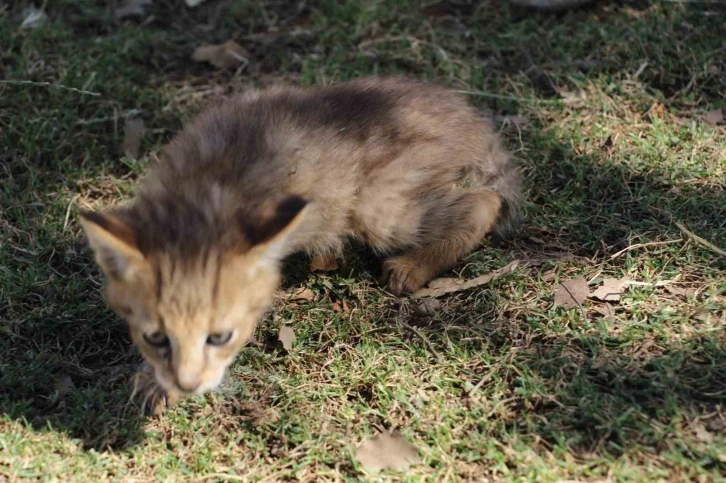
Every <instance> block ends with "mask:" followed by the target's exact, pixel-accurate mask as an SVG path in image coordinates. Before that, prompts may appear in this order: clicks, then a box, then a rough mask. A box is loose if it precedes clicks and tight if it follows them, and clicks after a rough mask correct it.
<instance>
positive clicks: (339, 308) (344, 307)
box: [333, 300, 350, 314]
mask: <svg viewBox="0 0 726 483" xmlns="http://www.w3.org/2000/svg"><path fill="white" fill-rule="evenodd" d="M349 311H350V308H349V307H348V302H346V301H345V300H336V301H335V302H333V312H335V313H336V314H337V313H340V312H349Z"/></svg>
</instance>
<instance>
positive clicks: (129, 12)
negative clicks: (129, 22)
mask: <svg viewBox="0 0 726 483" xmlns="http://www.w3.org/2000/svg"><path fill="white" fill-rule="evenodd" d="M149 5H151V0H124V1H123V2H121V5H119V6H118V7H117V8H116V9H115V10H114V11H113V13H114V15H116V18H117V19H119V20H121V19H123V18H126V17H134V16H136V17H140V16H141V15H143V14H144V13H145V12H146V9H147V7H148V6H149Z"/></svg>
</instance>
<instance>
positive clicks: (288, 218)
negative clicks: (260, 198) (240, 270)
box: [238, 196, 309, 263]
mask: <svg viewBox="0 0 726 483" xmlns="http://www.w3.org/2000/svg"><path fill="white" fill-rule="evenodd" d="M308 209H309V204H308V202H307V201H306V200H305V199H303V198H301V197H299V196H288V197H285V198H284V199H282V200H281V201H279V202H277V203H274V204H270V205H267V206H266V207H260V208H257V209H256V210H255V211H254V212H251V213H250V212H248V211H247V212H240V214H239V217H238V220H239V226H240V228H241V230H242V234H243V236H244V238H245V240H246V241H247V242H248V243H249V244H250V245H252V248H251V249H250V251H249V254H250V255H253V256H256V257H259V258H260V260H261V261H263V262H265V261H268V262H272V263H277V262H279V261H280V260H281V259H282V258H283V257H284V256H285V255H287V254H288V253H289V249H288V248H289V243H290V237H291V235H292V234H293V233H294V232H295V230H296V229H297V228H298V227H299V226H300V224H301V223H302V222H303V220H304V218H305V214H306V212H307V211H308Z"/></svg>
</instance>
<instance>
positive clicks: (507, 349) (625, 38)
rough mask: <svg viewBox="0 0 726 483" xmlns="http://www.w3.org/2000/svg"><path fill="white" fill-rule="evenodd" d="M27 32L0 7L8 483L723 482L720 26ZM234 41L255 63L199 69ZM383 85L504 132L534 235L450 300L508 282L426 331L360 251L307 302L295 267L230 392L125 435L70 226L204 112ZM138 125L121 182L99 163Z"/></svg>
mask: <svg viewBox="0 0 726 483" xmlns="http://www.w3.org/2000/svg"><path fill="white" fill-rule="evenodd" d="M20 3H21V2H10V4H9V5H5V6H3V7H0V12H2V13H1V14H0V58H1V59H2V60H1V61H0V72H2V78H3V80H2V81H0V133H2V134H0V167H1V168H2V169H1V170H0V321H1V322H0V331H1V332H2V336H1V337H0V480H5V479H7V480H10V481H14V480H16V479H20V478H23V477H31V478H37V479H43V480H53V481H71V480H77V481H80V480H85V481H89V480H91V481H99V480H110V479H115V480H122V481H152V480H167V479H170V480H183V479H193V478H201V477H206V478H207V480H208V481H225V480H239V481H258V480H259V481H283V480H284V481H365V480H366V479H367V478H371V481H375V478H373V477H369V476H366V473H365V472H364V471H363V469H362V468H361V466H360V465H359V464H358V463H357V462H356V460H355V458H354V457H353V455H354V451H355V447H356V446H357V445H358V444H359V443H360V442H361V441H362V440H364V439H365V438H367V437H369V436H372V435H374V434H375V433H376V432H378V431H382V430H385V431H388V430H394V429H395V430H399V431H400V432H401V433H402V434H403V436H404V437H405V438H406V439H407V440H408V441H410V442H411V443H413V444H414V445H415V446H416V447H417V448H418V451H419V452H420V454H421V456H422V458H423V464H422V465H419V466H416V467H414V468H411V469H410V470H408V471H406V472H403V473H395V472H390V473H384V474H383V475H381V476H379V478H383V479H385V480H394V481H399V480H400V481H562V480H577V481H656V480H657V481H718V480H719V479H722V478H723V475H724V474H726V406H725V405H726V334H725V333H724V322H726V319H725V318H726V315H725V314H726V312H725V311H724V305H725V301H726V276H725V275H724V269H726V259H725V258H724V257H723V256H722V255H720V254H719V252H718V251H719V249H721V250H723V249H724V248H726V192H725V191H724V186H725V184H726V137H725V135H726V126H724V125H723V122H721V123H720V125H719V120H718V118H719V111H718V109H720V108H722V107H723V106H724V99H725V98H726V48H725V44H724V42H723V33H724V31H725V30H724V29H725V28H726V10H725V9H724V6H723V4H719V2H715V1H714V2H706V1H703V2H685V1H682V2H681V1H665V0H662V1H645V0H643V1H618V2H607V1H602V2H600V3H599V4H598V5H596V6H593V7H590V8H584V9H580V10H577V11H574V12H568V13H562V14H540V13H535V12H530V11H527V10H523V9H519V8H513V7H510V6H509V5H508V4H507V2H503V1H494V0H490V1H487V0H484V1H481V2H472V1H466V0H459V1H454V0H452V1H449V2H446V1H438V2H437V1H432V2H415V1H410V0H396V1H388V2H383V1H381V0H377V1H363V0H359V1H335V0H320V1H316V2H282V1H280V2H253V1H239V2H233V1H218V0H207V1H206V2H205V3H204V4H203V5H202V6H200V7H198V8H196V9H189V8H187V7H185V6H183V2H181V0H179V1H171V0H154V2H153V3H152V4H151V6H150V7H149V8H148V9H147V10H146V12H145V13H144V14H143V15H141V16H138V17H129V18H126V19H123V20H119V19H117V18H116V17H115V16H114V13H113V8H112V7H113V5H111V6H109V4H113V3H114V2H103V1H93V0H58V1H54V2H44V5H45V13H47V20H46V22H44V23H41V24H40V25H38V26H37V27H36V28H21V22H22V14H21V10H22V8H21V7H22V5H20ZM230 38H233V39H236V40H237V41H238V42H239V43H240V44H241V45H242V46H244V48H245V49H247V50H248V51H249V53H248V57H249V58H248V59H247V60H248V61H249V62H247V63H243V64H241V65H238V66H237V67H232V68H229V69H218V68H215V67H214V66H211V65H209V64H206V63H199V62H194V61H193V60H191V54H192V52H193V51H194V49H195V48H196V47H198V46H199V45H202V44H205V43H220V42H224V41H226V40H228V39H230ZM374 73H376V74H408V75H411V76H414V77H417V78H422V79H429V80H432V81H436V82H439V83H442V84H445V85H449V86H452V87H454V88H456V89H460V90H462V91H467V92H468V93H467V94H466V95H467V96H469V98H470V99H471V101H472V102H473V103H475V104H476V105H477V106H479V107H480V108H481V109H482V111H483V112H486V113H487V114H488V115H490V116H491V117H492V118H493V119H494V122H495V124H496V126H497V129H498V130H499V131H500V132H501V135H502V137H503V139H504V140H505V143H506V144H507V145H508V146H509V148H510V149H511V151H512V152H513V153H514V155H515V156H516V158H517V160H518V162H519V164H520V165H521V168H522V170H523V173H524V175H525V180H526V181H525V183H526V190H527V204H526V207H525V212H524V218H523V221H522V223H521V225H520V226H519V228H518V230H517V231H516V232H515V233H514V234H513V235H512V236H511V237H510V238H508V239H505V240H491V241H488V242H487V243H485V244H484V245H483V246H482V247H481V249H480V250H478V251H477V252H476V253H474V254H473V255H471V256H470V257H468V258H467V259H466V260H464V261H463V262H462V263H461V264H460V265H458V266H457V267H456V268H455V270H453V271H452V272H450V273H448V274H446V275H447V276H449V277H462V278H472V277H474V276H477V275H481V274H485V273H488V272H491V271H493V270H495V269H498V268H501V267H503V266H505V265H506V264H507V263H509V262H511V261H513V260H519V261H520V262H521V263H520V265H519V267H518V268H517V269H516V270H515V271H514V273H512V274H510V275H506V276H504V277H502V278H500V279H498V280H495V281H493V282H491V283H490V284H489V285H487V286H484V287H479V288H475V289H471V290H468V291H463V292H458V293H453V294H450V295H446V296H444V297H441V298H440V299H439V300H440V301H441V307H439V308H435V307H434V308H433V309H432V310H430V311H429V312H427V313H424V314H421V313H420V312H421V311H420V310H416V309H417V304H418V302H417V301H415V300H413V299H411V298H401V299H398V298H395V297H392V296H391V295H389V294H388V293H387V292H385V291H384V290H383V289H382V288H381V287H380V286H379V285H378V284H377V283H376V275H377V267H378V266H377V263H376V261H375V260H374V259H373V257H371V256H370V254H368V253H366V252H365V251H364V250H361V249H359V248H356V247H352V248H351V250H349V251H348V252H347V254H346V258H345V260H342V261H341V267H340V269H338V270H337V271H335V272H330V273H323V274H313V273H310V272H309V271H308V270H307V263H308V261H307V260H305V258H304V257H295V258H293V259H292V260H291V261H290V263H289V264H288V266H287V268H286V273H287V278H286V282H285V284H286V285H285V286H286V287H292V288H293V289H295V290H300V289H302V288H308V289H309V290H311V291H312V292H313V294H314V298H313V299H312V300H307V301H306V300H298V301H290V300H286V299H285V298H284V297H282V298H280V300H279V302H278V303H277V304H276V306H275V308H274V310H273V311H271V313H270V314H269V316H267V317H266V319H265V320H264V321H263V323H262V324H261V326H260V328H259V329H258V332H257V335H256V342H255V343H254V344H252V345H251V346H250V347H249V348H248V349H246V350H245V351H244V352H243V353H242V354H241V355H240V357H239V358H238V359H237V361H236V362H235V364H234V365H233V368H232V370H231V374H230V377H229V381H228V382H227V383H226V384H225V386H224V388H223V390H222V391H221V392H219V393H216V394H212V395H208V396H205V397H196V398H191V399H187V400H185V401H184V402H182V403H181V404H180V405H178V406H176V407H175V408H173V409H172V410H171V411H169V412H168V413H166V414H165V415H163V416H160V417H144V416H142V415H141V413H140V410H139V404H138V402H131V403H129V386H128V378H129V376H130V374H131V373H132V372H133V370H134V368H135V367H136V365H137V364H138V362H139V360H140V359H139V355H138V353H137V352H136V351H135V350H134V348H133V347H132V345H131V344H130V342H129V339H128V337H127V335H126V329H125V327H124V324H123V322H122V321H121V320H119V319H118V317H116V316H115V315H113V314H112V313H111V312H110V311H109V310H108V309H107V308H106V307H105V305H104V303H103V300H102V298H101V295H100V291H99V288H100V285H101V283H102V277H101V275H100V273H99V271H98V269H97V268H96V267H95V266H94V264H93V263H92V258H91V254H90V252H89V250H88V249H87V247H86V245H85V242H84V240H83V237H82V233H81V231H80V228H79V225H78V222H77V213H78V210H79V208H80V207H84V206H93V207H101V206H104V205H108V204H111V203H116V202H119V201H123V200H126V199H128V198H129V197H130V196H131V195H132V193H133V188H134V186H135V184H136V182H137V179H138V177H139V175H140V174H141V173H142V172H143V170H144V167H145V165H146V164H147V163H148V161H149V159H151V158H152V157H153V155H154V153H155V152H156V151H158V149H159V148H160V146H161V145H162V144H163V142H164V141H165V140H167V139H169V137H170V136H171V135H172V134H173V133H174V132H175V131H176V130H177V129H178V128H179V127H180V125H181V124H182V122H183V121H184V120H186V119H188V118H189V117H190V116H192V115H193V114H194V113H195V112H197V111H198V110H199V109H200V108H201V107H202V106H203V105H204V104H205V102H207V101H209V100H211V99H213V98H215V97H217V96H219V95H222V94H225V93H232V92H238V91H243V90H245V89H246V88H248V87H249V86H259V85H267V84H271V83H274V82H290V83H296V84H302V85H308V84H327V83H331V82H337V81H342V80H345V79H350V78H355V77H359V76H363V75H368V74H374ZM133 117H140V118H142V119H143V120H144V121H145V124H146V127H147V131H146V133H145V135H144V137H143V142H142V149H141V152H142V153H143V156H141V157H140V159H139V160H134V159H131V158H129V157H126V156H124V155H123V154H122V152H121V150H120V149H119V146H120V144H121V142H122V140H123V137H124V120H125V119H127V118H129V119H130V118H133ZM679 224H680V226H682V227H683V228H685V229H686V230H688V232H690V233H693V234H695V235H697V236H699V237H701V238H702V239H704V240H706V241H707V242H708V243H710V244H711V246H710V247H709V246H708V245H706V244H705V243H703V242H700V241H697V239H696V238H694V237H693V236H691V235H689V234H688V233H687V232H685V231H683V230H682V229H681V228H680V227H679ZM654 242H663V243H658V244H656V243H654ZM578 276H582V277H584V278H585V279H586V280H587V281H588V282H589V284H590V288H591V289H593V290H594V289H595V288H596V287H597V286H598V285H599V284H600V283H601V281H602V280H603V279H604V278H620V277H627V278H629V279H630V280H632V281H634V282H637V283H638V284H636V285H631V286H629V287H628V289H627V291H626V292H625V293H624V294H623V296H622V298H621V299H620V300H619V301H614V302H611V303H610V305H609V307H610V308H608V306H606V304H605V303H603V302H600V301H597V300H595V299H592V298H590V299H588V300H586V301H584V302H582V304H581V306H580V307H575V308H573V309H570V310H565V309H564V308H562V307H560V306H557V305H555V304H554V294H555V293H556V291H557V290H558V287H559V286H560V283H561V282H563V281H566V280H569V279H572V278H575V277H578ZM343 301H344V302H345V304H343ZM283 323H288V324H290V325H291V326H292V328H293V330H294V331H295V333H296V336H297V340H296V342H295V345H294V346H293V349H292V350H291V352H290V353H287V352H286V351H285V350H284V349H282V348H281V347H280V345H279V344H278V343H276V336H277V331H278V330H279V328H280V326H281V325H282V324H283ZM405 325H408V326H410V327H413V328H416V329H417V330H418V332H419V334H420V336H419V335H417V334H415V333H414V332H413V331H412V330H410V329H409V328H407V327H406V326H405ZM424 339H425V340H424ZM427 342H428V343H429V344H430V346H431V347H430V348H429V346H428V345H427ZM431 349H433V351H432V350H431ZM434 352H435V353H436V354H438V355H439V359H437V358H436V357H435V355H434Z"/></svg>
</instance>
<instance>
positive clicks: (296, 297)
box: [290, 287, 315, 301]
mask: <svg viewBox="0 0 726 483" xmlns="http://www.w3.org/2000/svg"><path fill="white" fill-rule="evenodd" d="M314 298H315V292H313V291H312V290H310V289H309V288H307V287H300V288H298V289H296V290H293V291H292V292H290V300H292V301H300V300H304V301H310V300H313V299H314Z"/></svg>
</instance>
